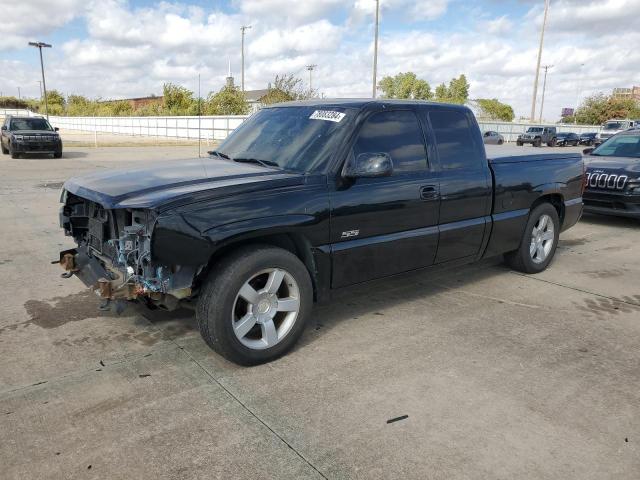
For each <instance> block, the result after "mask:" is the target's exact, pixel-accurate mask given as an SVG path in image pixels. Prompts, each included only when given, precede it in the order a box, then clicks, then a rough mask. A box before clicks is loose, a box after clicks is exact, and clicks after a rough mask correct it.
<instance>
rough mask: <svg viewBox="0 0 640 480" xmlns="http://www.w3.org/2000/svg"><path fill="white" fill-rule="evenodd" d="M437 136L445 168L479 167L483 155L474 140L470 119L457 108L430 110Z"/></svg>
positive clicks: (439, 153) (441, 163)
mask: <svg viewBox="0 0 640 480" xmlns="http://www.w3.org/2000/svg"><path fill="white" fill-rule="evenodd" d="M429 118H430V119H431V125H432V127H433V131H434V133H435V136H436V147H437V149H438V155H439V157H440V166H441V167H442V168H443V169H452V168H465V167H466V168H469V167H472V168H477V167H478V166H479V165H480V161H481V157H480V155H479V151H478V148H477V147H476V144H475V142H474V140H473V136H472V134H471V132H473V131H474V130H473V129H472V128H471V125H470V123H469V119H468V117H467V115H466V113H464V112H460V111H457V110H439V109H438V110H433V111H431V112H429Z"/></svg>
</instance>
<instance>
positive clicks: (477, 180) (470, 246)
mask: <svg viewBox="0 0 640 480" xmlns="http://www.w3.org/2000/svg"><path fill="white" fill-rule="evenodd" d="M428 112H429V113H428V115H429V123H430V125H431V129H432V131H433V136H434V138H435V143H436V149H435V150H436V151H437V155H438V161H439V166H440V217H439V218H440V220H439V223H440V227H439V230H440V240H439V244H438V251H437V254H436V259H435V263H442V262H446V261H449V260H456V259H460V258H464V257H473V256H476V255H478V253H480V248H481V246H482V241H483V238H484V235H485V228H488V226H490V225H487V224H488V222H489V221H490V217H489V215H490V214H491V199H492V195H493V191H492V188H493V184H492V180H491V175H490V172H489V167H488V165H487V160H486V157H485V154H484V145H483V144H482V138H481V137H480V134H479V130H478V126H477V124H476V122H475V120H474V119H473V118H471V114H470V113H469V112H468V111H466V110H463V109H459V110H458V109H455V108H451V107H442V108H441V107H437V106H430V107H429V109H428Z"/></svg>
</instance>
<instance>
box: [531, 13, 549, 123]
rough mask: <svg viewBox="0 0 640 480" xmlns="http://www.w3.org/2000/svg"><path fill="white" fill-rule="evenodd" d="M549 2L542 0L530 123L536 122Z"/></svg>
mask: <svg viewBox="0 0 640 480" xmlns="http://www.w3.org/2000/svg"><path fill="white" fill-rule="evenodd" d="M549 2H550V0H544V17H543V19H542V31H541V32H540V46H539V47H538V63H537V64H536V78H535V80H534V82H533V98H532V99H531V121H532V122H535V121H536V100H537V99H538V77H539V76H540V60H541V59H542V46H543V44H544V29H545V28H546V26H547V13H548V12H549Z"/></svg>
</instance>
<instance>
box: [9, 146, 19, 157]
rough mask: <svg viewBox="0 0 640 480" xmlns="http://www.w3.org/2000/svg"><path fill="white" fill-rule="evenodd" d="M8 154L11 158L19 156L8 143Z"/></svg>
mask: <svg viewBox="0 0 640 480" xmlns="http://www.w3.org/2000/svg"><path fill="white" fill-rule="evenodd" d="M9 155H11V158H18V157H19V156H20V154H19V153H18V152H15V151H14V150H13V147H12V146H11V144H9Z"/></svg>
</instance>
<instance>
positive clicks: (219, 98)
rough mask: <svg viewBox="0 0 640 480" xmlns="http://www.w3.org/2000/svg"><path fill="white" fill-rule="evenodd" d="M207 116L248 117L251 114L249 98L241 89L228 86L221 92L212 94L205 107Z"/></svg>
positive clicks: (204, 111)
mask: <svg viewBox="0 0 640 480" xmlns="http://www.w3.org/2000/svg"><path fill="white" fill-rule="evenodd" d="M203 113H205V114H206V115H246V114H248V113H249V104H248V103H247V98H246V97H245V95H244V92H242V91H241V90H240V89H238V88H236V87H234V86H229V85H226V86H224V87H223V88H222V89H221V90H220V91H219V92H217V93H213V92H211V93H210V94H209V96H208V98H207V101H206V102H205V104H204V105H203Z"/></svg>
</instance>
